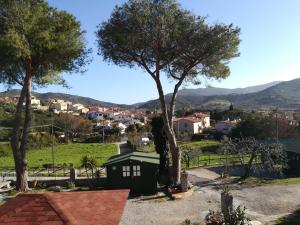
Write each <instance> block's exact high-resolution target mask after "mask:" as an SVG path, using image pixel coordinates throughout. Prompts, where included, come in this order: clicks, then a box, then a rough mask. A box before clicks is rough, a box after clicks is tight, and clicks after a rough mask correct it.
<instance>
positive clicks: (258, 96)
mask: <svg viewBox="0 0 300 225" xmlns="http://www.w3.org/2000/svg"><path fill="white" fill-rule="evenodd" d="M263 87H266V88H264V89H263V90H260V89H261V88H263ZM213 89H217V91H216V93H218V94H215V95H211V94H209V91H211V90H212V88H208V89H206V91H204V92H206V95H200V94H199V93H195V92H194V91H196V90H198V91H199V89H195V90H193V91H191V92H189V91H188V92H183V93H182V92H181V93H179V95H178V99H177V103H176V107H177V108H183V107H185V108H203V109H218V108H219V109H226V108H228V107H229V105H230V104H231V103H233V104H234V105H235V107H238V108H242V109H249V110H251V109H271V108H275V107H278V108H281V109H300V79H295V80H291V81H285V82H279V83H278V82H277V83H276V82H275V83H269V84H267V85H265V86H264V85H259V86H254V87H248V88H246V92H248V93H245V94H238V93H236V92H235V93H230V94H219V93H221V92H222V93H224V89H221V90H220V89H218V88H213ZM225 90H226V89H225ZM227 90H228V89H227ZM230 90H237V89H230ZM254 90H260V91H258V92H254V93H251V92H253V91H254ZM218 91H219V92H218ZM238 91H240V92H241V93H243V92H245V90H238ZM249 91H250V93H249ZM166 98H167V101H169V100H170V96H169V95H167V96H166ZM139 107H140V108H149V109H153V108H159V102H158V100H152V101H148V102H146V103H145V104H143V105H140V106H139Z"/></svg>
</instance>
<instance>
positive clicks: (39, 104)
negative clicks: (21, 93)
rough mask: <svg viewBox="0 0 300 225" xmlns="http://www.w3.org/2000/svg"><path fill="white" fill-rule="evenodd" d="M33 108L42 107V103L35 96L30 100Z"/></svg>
mask: <svg viewBox="0 0 300 225" xmlns="http://www.w3.org/2000/svg"><path fill="white" fill-rule="evenodd" d="M30 103H31V108H33V109H38V108H39V107H40V106H41V101H40V100H39V99H37V98H36V97H35V96H31V99H30Z"/></svg>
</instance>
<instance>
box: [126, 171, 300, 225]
mask: <svg viewBox="0 0 300 225" xmlns="http://www.w3.org/2000/svg"><path fill="white" fill-rule="evenodd" d="M189 174H190V176H189V180H190V181H191V182H192V183H193V184H194V185H195V186H194V187H193V189H194V193H193V195H192V196H190V197H187V198H184V199H182V200H176V201H167V200H166V198H159V197H158V198H157V199H152V200H150V199H147V200H145V198H138V199H130V200H128V201H127V205H126V208H125V212H124V214H123V217H122V220H121V223H120V224H121V225H179V224H181V223H182V222H183V221H184V220H185V219H190V220H192V221H194V222H203V219H204V216H205V215H206V213H207V212H208V210H209V209H212V210H218V209H220V198H221V197H220V193H221V184H220V182H218V181H214V180H213V179H215V177H216V176H217V175H216V174H213V173H211V171H205V169H201V170H193V171H189ZM231 188H232V190H231V192H232V194H233V196H234V205H235V206H238V205H240V204H242V205H245V206H246V207H247V214H248V215H249V216H250V217H251V219H253V220H259V221H261V222H263V223H266V222H270V221H273V220H275V219H277V218H279V217H281V216H283V215H285V214H287V213H289V212H291V211H293V210H294V209H295V208H297V207H299V205H300V184H297V185H276V186H274V185H269V186H259V187H252V188H245V187H241V186H239V185H233V186H232V187H231ZM142 199H144V200H142Z"/></svg>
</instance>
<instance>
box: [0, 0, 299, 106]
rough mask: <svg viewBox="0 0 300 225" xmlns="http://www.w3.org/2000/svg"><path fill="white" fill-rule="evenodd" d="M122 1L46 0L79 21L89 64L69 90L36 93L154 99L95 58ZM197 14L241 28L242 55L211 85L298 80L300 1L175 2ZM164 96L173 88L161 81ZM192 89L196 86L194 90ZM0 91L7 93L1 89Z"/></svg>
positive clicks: (152, 92) (149, 90)
mask: <svg viewBox="0 0 300 225" xmlns="http://www.w3.org/2000/svg"><path fill="white" fill-rule="evenodd" d="M122 2H124V1H122V0H109V1H107V0H86V1H84V0H72V1H71V0H49V4H50V5H52V6H55V7H57V8H58V9H63V10H66V11H68V12H70V13H72V14H73V15H75V16H76V17H77V19H78V20H79V21H81V23H82V27H83V29H85V30H86V31H87V34H86V40H87V42H88V45H89V47H91V48H93V62H92V63H91V64H90V65H89V66H88V68H87V69H88V71H87V72H86V73H85V74H84V75H80V74H72V75H68V74H66V75H65V78H66V80H67V82H68V84H69V86H70V87H71V88H70V89H66V88H63V87H60V86H50V87H48V88H42V89H37V90H36V91H40V92H48V91H52V92H63V93H69V94H76V95H82V96H88V97H92V98H95V99H98V100H102V101H108V102H115V103H126V104H130V103H136V102H141V101H147V100H150V99H154V98H157V91H156V87H155V84H154V82H153V81H152V80H151V78H150V77H149V75H147V74H146V73H145V72H143V71H142V70H140V69H129V68H125V67H118V66H115V65H112V64H108V63H107V62H104V61H103V60H102V58H101V56H98V55H97V48H96V44H95V34H94V32H95V31H96V27H97V25H99V24H100V23H101V22H103V21H105V20H107V19H108V18H109V16H110V14H111V12H112V10H113V8H114V6H115V5H116V4H122ZM179 2H180V3H181V5H182V6H183V7H184V8H186V9H189V10H191V11H192V12H193V13H194V14H196V15H201V16H207V17H208V22H209V23H216V22H222V23H226V24H228V23H233V24H234V25H236V26H239V27H240V28H241V39H242V43H241V45H240V53H241V56H240V57H239V58H235V59H233V60H232V62H231V63H230V68H231V75H230V77H229V78H227V79H226V80H223V81H221V82H217V81H208V82H204V83H208V84H210V85H212V86H217V87H226V88H236V87H246V86H252V85H256V84H263V83H267V82H271V81H276V80H291V79H294V78H298V77H300V63H299V61H300V28H299V24H300V13H299V10H300V1H299V0H285V1H283V0H251V1H250V0H249V1H239V0H226V1H224V0H179ZM163 83H164V87H165V93H168V92H170V91H171V90H172V85H173V84H172V83H170V82H169V81H168V80H166V79H165V80H164V81H163ZM193 88H195V87H193ZM1 90H5V88H4V87H3V86H1Z"/></svg>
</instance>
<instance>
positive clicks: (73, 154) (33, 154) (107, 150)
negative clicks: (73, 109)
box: [0, 143, 117, 168]
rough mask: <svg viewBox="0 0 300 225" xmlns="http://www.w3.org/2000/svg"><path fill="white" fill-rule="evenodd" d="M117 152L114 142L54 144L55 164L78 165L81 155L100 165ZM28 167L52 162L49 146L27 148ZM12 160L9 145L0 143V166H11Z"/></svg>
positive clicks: (12, 165) (12, 164) (36, 166)
mask: <svg viewBox="0 0 300 225" xmlns="http://www.w3.org/2000/svg"><path fill="white" fill-rule="evenodd" d="M115 154H117V146H116V145H115V144H68V145H57V146H54V156H55V164H64V163H66V164H70V163H72V164H73V165H74V166H75V167H79V165H80V159H81V158H82V156H85V155H88V156H91V157H94V158H95V159H96V161H97V164H98V165H102V164H103V163H104V162H105V161H106V160H107V159H108V158H109V157H110V156H112V155H115ZM27 160H28V165H29V167H30V168H38V167H42V166H43V164H51V163H52V150H51V147H47V148H42V149H34V150H29V151H28V153H27ZM13 167H14V160H13V155H12V151H11V149H10V147H9V145H8V144H7V143H6V144H1V145H0V168H13Z"/></svg>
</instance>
